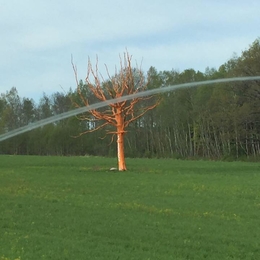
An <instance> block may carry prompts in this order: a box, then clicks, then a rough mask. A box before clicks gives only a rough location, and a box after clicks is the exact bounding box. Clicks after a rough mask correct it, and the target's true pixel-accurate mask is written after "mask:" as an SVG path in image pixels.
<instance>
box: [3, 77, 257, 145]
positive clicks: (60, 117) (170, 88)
mask: <svg viewBox="0 0 260 260" xmlns="http://www.w3.org/2000/svg"><path fill="white" fill-rule="evenodd" d="M254 80H260V76H252V77H235V78H226V79H216V80H206V81H198V82H189V83H183V84H178V85H173V86H167V87H163V88H157V89H152V90H147V91H142V92H139V93H135V94H131V95H127V96H123V97H120V98H115V99H110V100H107V101H103V102H98V103H95V104H92V105H90V106H87V107H81V108H77V109H75V110H71V111H68V112H65V113H62V114H59V115H55V116H52V117H49V118H46V119H43V120H40V121H38V122H35V123H31V124H29V125H26V126H23V127H20V128H17V129H15V130H12V131H9V132H7V133H4V134H2V135H0V142H1V141H4V140H6V139H9V138H11V137H14V136H16V135H19V134H23V133H25V132H28V131H31V130H33V129H36V128H39V127H42V126H45V125H48V124H51V123H54V122H56V121H60V120H63V119H66V118H69V117H71V116H76V115H78V114H82V113H85V112H87V111H89V110H92V109H97V108H101V107H105V106H108V105H110V104H114V103H118V102H122V101H126V100H131V99H134V98H139V97H145V96H150V95H154V94H160V93H165V92H169V91H174V90H176V89H180V88H190V87H196V86H202V85H212V84H218V83H228V82H239V81H254Z"/></svg>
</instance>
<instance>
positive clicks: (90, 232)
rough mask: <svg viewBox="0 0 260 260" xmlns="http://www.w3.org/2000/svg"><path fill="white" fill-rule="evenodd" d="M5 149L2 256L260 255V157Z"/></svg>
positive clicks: (0, 176) (0, 172) (0, 179)
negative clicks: (120, 162)
mask: <svg viewBox="0 0 260 260" xmlns="http://www.w3.org/2000/svg"><path fill="white" fill-rule="evenodd" d="M115 166H116V160H115V159H111V158H96V157H36V156H0V260H15V259H16V260H36V259H37V260H38V259H55V260H57V259H62V260H65V259H76V260H79V259H113V260H115V259H126V260H127V259H135V260H137V259H146V260H147V259H158V260H163V259H167V260H168V259H210V260H212V259H260V188H259V187H260V164H259V163H246V162H245V163H244V162H209V161H181V160H163V159H160V160H159V159H128V160H127V166H128V168H129V170H128V171H127V172H111V171H109V168H110V167H115Z"/></svg>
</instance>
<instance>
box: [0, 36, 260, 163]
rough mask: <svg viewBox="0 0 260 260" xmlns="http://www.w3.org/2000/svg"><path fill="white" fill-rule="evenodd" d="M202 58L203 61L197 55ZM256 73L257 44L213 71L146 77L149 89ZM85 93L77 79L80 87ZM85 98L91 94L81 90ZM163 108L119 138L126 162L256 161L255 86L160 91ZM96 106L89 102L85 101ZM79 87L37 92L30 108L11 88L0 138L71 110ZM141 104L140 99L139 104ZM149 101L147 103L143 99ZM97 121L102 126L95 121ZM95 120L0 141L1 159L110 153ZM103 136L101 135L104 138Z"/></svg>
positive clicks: (258, 98)
mask: <svg viewBox="0 0 260 260" xmlns="http://www.w3.org/2000/svg"><path fill="white" fill-rule="evenodd" d="M202 58H203V57H202ZM255 75H260V39H259V38H258V39H257V40H255V41H254V42H253V43H252V44H251V45H250V47H249V48H248V49H247V50H245V51H243V52H242V54H241V55H240V56H235V55H234V56H233V57H232V58H231V59H230V60H228V61H227V62H226V63H224V64H223V65H221V66H220V67H219V68H218V69H213V68H206V70H205V72H200V71H195V70H194V69H186V70H184V71H182V72H179V71H176V70H170V71H157V70H156V68H155V67H150V69H149V70H148V72H147V80H148V89H153V88H163V87H166V86H170V85H175V84H180V83H186V82H196V81H204V80H210V79H220V78H229V77H240V76H255ZM79 87H80V88H81V89H82V91H83V90H85V91H86V88H85V85H84V82H83V81H80V86H79ZM86 95H90V93H88V92H87V91H86ZM161 98H162V101H161V103H160V104H159V105H158V106H157V107H156V108H155V109H153V110H151V111H148V112H147V113H146V114H145V115H144V116H142V117H141V118H139V119H138V120H137V121H135V122H133V123H132V124H131V125H130V126H129V127H128V129H127V133H126V135H125V155H126V157H148V158H153V157H156V158H183V159H184V158H206V159H216V160H218V159H226V160H236V159H245V158H252V159H255V160H258V159H260V106H259V105H260V82H259V81H248V82H239V83H237V82H235V83H221V84H214V85H209V86H206V85H204V86H198V87H193V88H186V89H179V90H176V91H172V92H168V93H164V94H161ZM89 99H90V104H91V100H92V101H93V102H96V100H95V98H94V97H91V96H89ZM74 101H78V96H77V90H76V89H75V90H71V91H70V92H69V93H63V92H56V93H53V94H52V95H50V96H49V95H46V94H43V96H42V97H41V99H40V101H39V102H38V103H36V102H35V101H34V100H33V99H29V98H26V97H20V96H19V93H18V92H17V90H16V88H15V87H12V88H11V89H10V91H7V92H6V93H2V94H1V96H0V134H2V133H6V132H8V131H10V130H13V129H16V128H18V127H21V126H24V125H28V124H30V123H33V122H36V121H38V120H41V119H44V118H47V117H50V116H53V115H56V114H60V113H63V112H66V111H69V110H72V109H75V105H74ZM144 102H146V101H144ZM147 102H149V101H147ZM99 123H102V122H99ZM93 124H98V122H94V121H80V120H78V119H77V118H76V117H71V118H68V119H65V120H62V121H59V122H56V123H53V124H49V125H46V126H44V127H41V128H38V129H35V130H32V131H30V132H27V133H24V134H21V135H18V136H16V137H13V138H10V139H8V140H5V141H3V142H1V143H0V154H23V155H64V156H72V155H95V156H116V144H115V142H112V143H111V136H109V135H107V136H106V133H107V131H109V130H111V129H109V127H108V128H103V129H100V130H98V131H95V132H93V133H88V134H86V135H82V136H80V137H76V136H78V135H79V133H81V132H84V131H86V130H87V129H91V128H93ZM104 137H105V138H104Z"/></svg>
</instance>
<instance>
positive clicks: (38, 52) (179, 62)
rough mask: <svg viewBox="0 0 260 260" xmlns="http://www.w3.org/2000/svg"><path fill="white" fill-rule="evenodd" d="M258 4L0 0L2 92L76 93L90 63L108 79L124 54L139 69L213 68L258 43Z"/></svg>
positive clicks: (235, 0) (238, 0) (229, 0)
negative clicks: (76, 72) (77, 84)
mask: <svg viewBox="0 0 260 260" xmlns="http://www.w3.org/2000/svg"><path fill="white" fill-rule="evenodd" d="M259 10H260V1H259V0H249V1H244V0H225V1H223V0H216V1H214V0H178V1H177V0H153V1H151V0H142V1H140V0H131V1H122V0H121V1H120V0H109V1H108V0H95V1H87V0H74V1H71V0H70V1H68V0H0V93H6V92H7V91H9V90H10V89H11V88H12V87H16V89H17V90H18V94H19V95H20V96H21V97H26V98H33V99H34V100H35V101H37V100H39V99H40V98H41V97H42V96H43V93H45V94H47V95H51V94H53V93H55V92H67V91H68V90H69V89H70V88H72V89H73V90H74V89H75V88H76V81H75V77H74V72H73V69H72V64H71V57H73V62H74V64H75V65H76V66H77V70H78V78H79V79H83V80H84V78H85V77H86V73H87V65H88V59H90V60H91V62H92V63H93V64H95V63H96V57H98V64H99V70H100V73H101V74H102V75H103V77H104V78H106V75H107V74H106V70H105V65H106V66H107V67H108V70H109V73H110V74H112V75H113V73H114V72H115V68H116V67H117V68H118V67H120V59H119V57H120V55H121V56H122V55H123V53H124V52H125V51H126V50H127V51H128V52H129V53H130V54H131V55H132V61H133V64H134V65H135V64H138V66H141V67H142V69H143V70H144V71H146V72H147V71H148V69H149V68H150V67H151V66H153V67H155V68H156V69H157V71H163V70H168V71H170V70H172V69H173V70H177V71H180V72H181V71H183V70H185V69H190V68H192V69H194V70H196V71H197V70H199V71H201V72H205V69H206V67H209V68H215V69H218V68H219V66H221V65H222V64H224V63H225V62H227V61H228V60H229V59H230V58H232V57H233V55H234V53H236V54H237V55H238V56H239V55H241V53H242V51H244V50H246V49H248V48H249V47H250V45H251V44H252V43H253V42H254V41H255V40H256V39H257V38H259V37H260V16H259Z"/></svg>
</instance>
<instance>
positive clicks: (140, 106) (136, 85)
mask: <svg viewBox="0 0 260 260" xmlns="http://www.w3.org/2000/svg"><path fill="white" fill-rule="evenodd" d="M131 58H132V57H131V56H130V55H129V53H128V52H126V53H124V56H123V59H122V58H120V70H119V72H117V71H116V72H115V75H114V76H110V74H109V72H108V69H107V74H108V80H106V81H105V80H104V78H103V77H102V75H100V73H99V71H98V62H96V66H95V68H93V66H92V64H91V62H90V60H89V62H88V71H87V76H86V80H85V85H84V86H85V88H87V89H82V86H81V87H78V88H77V92H78V95H79V97H80V100H81V102H82V104H84V105H85V106H89V105H90V104H89V97H88V96H87V95H86V93H90V94H91V95H92V96H93V95H94V96H95V97H96V98H97V99H98V100H99V101H107V100H109V99H114V98H120V97H122V96H125V95H131V94H135V93H137V92H140V91H144V90H145V89H146V88H147V83H146V80H145V76H144V74H143V72H142V70H141V69H134V68H132V66H131ZM72 66H73V70H74V73H75V78H76V81H77V86H79V82H78V79H77V68H76V66H75V65H74V63H73V62H72ZM91 78H92V80H91ZM92 81H93V82H92ZM147 99H149V100H150V101H151V100H152V101H153V102H152V104H151V102H145V100H147ZM158 104H159V99H158V98H156V97H154V96H149V97H142V98H133V99H132V100H130V101H121V102H118V103H114V104H109V106H108V108H107V109H105V110H104V109H103V110H97V109H93V110H90V111H89V112H90V114H91V115H92V118H90V117H89V116H87V115H82V116H79V119H80V120H91V121H93V118H94V120H99V121H101V124H99V125H96V124H93V125H94V128H92V129H88V130H86V131H85V132H82V133H80V134H79V135H83V134H86V133H89V132H93V131H96V130H98V129H100V128H103V127H105V126H107V125H111V126H113V128H114V129H115V130H114V131H109V132H107V133H108V134H112V140H111V141H113V137H114V135H116V136H117V155H118V170H119V171H125V170H126V164H125V154H124V135H125V134H126V128H127V127H128V126H129V124H130V123H131V122H133V121H134V120H136V119H138V118H140V117H142V116H143V115H144V114H145V113H146V112H147V111H148V110H151V109H153V108H155V107H156V106H157V105H158ZM76 105H77V106H78V107H80V106H81V105H80V104H78V103H77V104H76Z"/></svg>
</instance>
